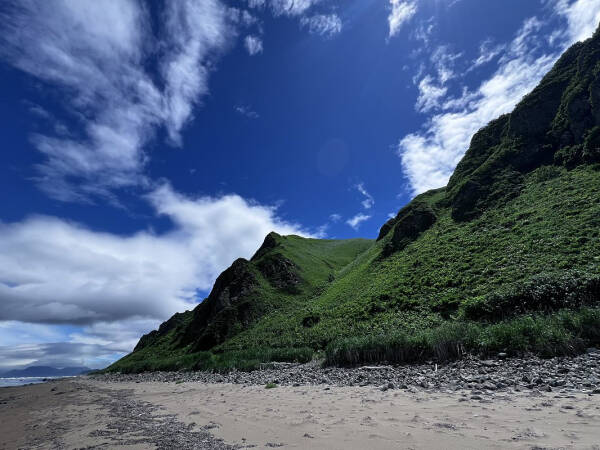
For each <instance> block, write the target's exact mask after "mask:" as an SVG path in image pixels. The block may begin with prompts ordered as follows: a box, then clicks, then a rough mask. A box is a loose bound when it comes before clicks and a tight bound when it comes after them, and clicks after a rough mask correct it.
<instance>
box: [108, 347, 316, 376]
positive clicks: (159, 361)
mask: <svg viewBox="0 0 600 450" xmlns="http://www.w3.org/2000/svg"><path fill="white" fill-rule="evenodd" d="M313 355H314V351H313V350H312V349H311V348H260V349H258V348H254V349H246V350H239V351H230V352H225V353H218V354H215V353H212V352H197V353H184V352H179V353H178V354H176V355H173V356H166V357H165V356H156V357H153V356H151V355H149V354H148V353H145V352H144V353H138V352H134V353H132V354H130V355H128V356H126V357H125V358H122V359H121V360H119V361H117V362H116V363H114V364H113V365H111V366H110V367H108V368H107V369H105V371H106V372H121V373H139V372H154V371H177V370H203V371H212V372H227V371H230V370H232V369H237V370H255V369H258V368H260V367H269V365H270V364H269V363H272V362H275V361H277V362H297V363H305V362H308V361H310V360H312V359H313Z"/></svg>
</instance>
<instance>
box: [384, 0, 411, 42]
mask: <svg viewBox="0 0 600 450" xmlns="http://www.w3.org/2000/svg"><path fill="white" fill-rule="evenodd" d="M390 8H391V10H390V14H389V16H388V25H389V29H390V30H389V37H394V36H396V35H397V34H398V32H399V31H400V29H401V28H402V25H404V24H405V23H406V22H408V21H409V20H410V19H411V18H412V17H413V16H414V15H415V13H416V12H417V3H416V2H414V1H411V0H407V1H405V0H390Z"/></svg>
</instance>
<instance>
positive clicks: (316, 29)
mask: <svg viewBox="0 0 600 450" xmlns="http://www.w3.org/2000/svg"><path fill="white" fill-rule="evenodd" d="M300 26H302V27H307V28H308V32H309V33H311V34H319V35H321V36H328V37H329V36H333V35H334V34H338V33H339V32H340V31H342V21H341V19H340V18H339V17H338V16H337V15H336V14H317V15H315V16H311V17H302V18H301V19H300Z"/></svg>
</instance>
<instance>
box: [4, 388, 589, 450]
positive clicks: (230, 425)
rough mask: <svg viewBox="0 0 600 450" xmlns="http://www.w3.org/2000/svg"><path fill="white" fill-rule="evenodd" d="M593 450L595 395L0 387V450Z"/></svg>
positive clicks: (537, 392) (316, 389)
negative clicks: (190, 449)
mask: <svg viewBox="0 0 600 450" xmlns="http://www.w3.org/2000/svg"><path fill="white" fill-rule="evenodd" d="M117 447H118V448H131V449H145V448H173V449H175V448H183V449H185V448H201V449H205V448H207V449H209V448H210V449H229V448H275V447H282V448H303V449H308V448H323V449H365V448H369V449H483V448H490V449H504V448H515V449H532V448H538V449H539V448H574V449H599V448H600V396H597V395H589V394H585V393H575V394H563V395H561V394H558V393H552V392H539V391H527V392H510V393H498V394H496V395H495V396H493V398H489V397H481V396H477V395H473V394H472V393H471V392H426V391H419V390H404V389H390V390H385V391H382V390H380V389H378V388H376V387H336V386H326V385H321V386H309V385H306V386H278V387H276V388H272V389H266V388H265V386H260V385H241V384H227V383H219V384H207V383H198V382H180V383H174V382H138V383H136V382H106V381H101V380H98V379H92V378H85V377H84V378H76V379H66V380H60V381H51V382H48V383H44V384H40V385H30V386H23V387H15V388H4V389H2V390H0V449H18V448H33V449H46V448H48V449H56V448H58V449H75V448H117Z"/></svg>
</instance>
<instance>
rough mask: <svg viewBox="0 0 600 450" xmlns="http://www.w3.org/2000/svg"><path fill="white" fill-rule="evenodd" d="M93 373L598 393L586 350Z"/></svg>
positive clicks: (597, 360) (599, 379) (599, 356)
mask: <svg viewBox="0 0 600 450" xmlns="http://www.w3.org/2000/svg"><path fill="white" fill-rule="evenodd" d="M436 365H437V370H436ZM93 377H94V378H97V379H99V380H104V381H107V382H119V381H124V382H138V381H140V382H144V381H154V382H157V381H158V382H176V381H185V382H201V383H236V384H245V385H265V384H266V383H268V382H272V381H273V380H277V384H278V385H280V386H304V385H330V386H374V387H377V388H379V389H381V390H382V391H384V392H385V391H388V390H394V389H406V390H413V389H417V390H426V391H438V392H442V391H447V390H452V391H456V390H462V389H473V390H478V391H486V392H490V393H491V392H502V391H510V390H513V391H514V390H523V389H530V390H545V391H547V392H552V391H555V392H557V393H567V392H586V393H594V394H600V352H598V351H595V350H594V351H591V350H588V351H587V352H586V353H584V354H582V355H578V356H575V357H556V358H551V359H541V358H538V357H534V356H532V357H525V358H506V359H502V360H481V359H477V358H475V357H466V358H464V359H461V360H458V361H453V362H450V363H447V364H441V363H439V362H438V363H437V364H436V363H434V362H429V363H426V364H417V365H397V366H396V365H394V366H392V365H384V364H382V365H379V366H374V365H369V366H364V367H351V368H340V367H322V365H321V363H319V362H318V361H312V362H310V363H306V364H285V365H284V364H278V365H275V366H274V367H270V368H264V369H261V370H255V371H252V372H242V371H237V370H234V371H231V372H228V373H212V372H149V373H141V374H104V375H93ZM475 395H477V394H475Z"/></svg>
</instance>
